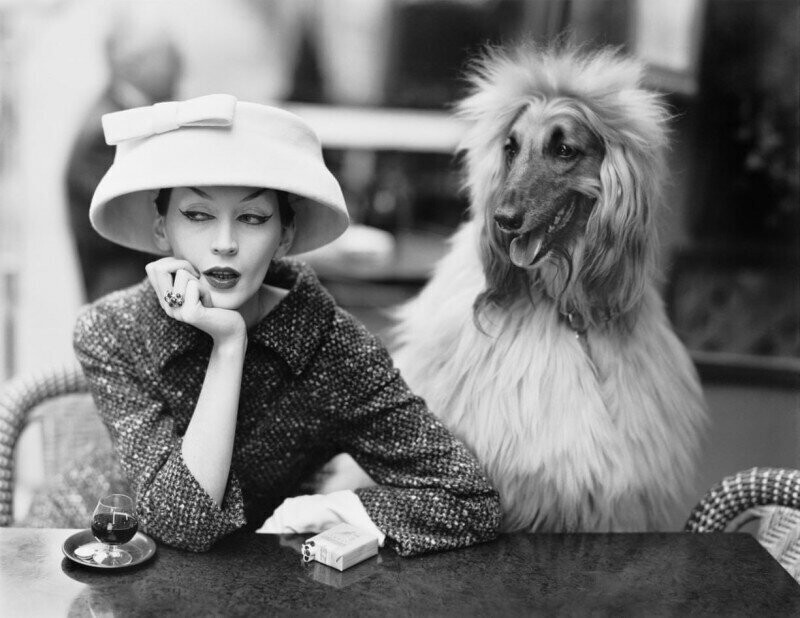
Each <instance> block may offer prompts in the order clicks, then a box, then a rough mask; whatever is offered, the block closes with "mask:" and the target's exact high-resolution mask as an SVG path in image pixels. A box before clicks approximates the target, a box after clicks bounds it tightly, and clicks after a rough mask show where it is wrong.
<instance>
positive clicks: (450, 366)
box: [394, 46, 705, 531]
mask: <svg viewBox="0 0 800 618" xmlns="http://www.w3.org/2000/svg"><path fill="white" fill-rule="evenodd" d="M641 78H642V69H641V67H640V66H639V65H638V64H637V63H636V62H634V61H632V60H630V59H626V58H625V57H623V56H621V55H619V54H618V53H616V52H615V51H613V50H601V51H599V52H586V51H583V50H580V49H577V48H574V47H569V46H566V47H564V48H562V49H560V50H557V49H548V50H541V49H535V48H532V47H518V48H515V49H512V50H510V51H504V50H500V49H494V50H489V51H487V52H486V53H485V55H483V56H482V57H481V58H480V59H479V60H478V61H477V62H476V63H475V64H474V65H473V66H472V69H471V76H470V83H471V92H470V93H469V95H468V96H467V97H466V98H465V99H464V100H463V101H462V102H461V104H460V105H459V107H458V113H459V115H460V116H461V118H463V119H464V120H466V121H467V123H468V127H469V128H468V130H467V132H466V134H465V136H464V138H463V142H462V144H461V146H462V148H463V151H464V153H465V172H466V173H465V177H466V189H467V191H468V195H469V201H470V218H469V221H468V222H467V223H465V224H464V225H463V226H462V228H461V229H460V230H459V231H458V232H457V233H456V234H455V235H454V236H453V238H452V239H451V247H450V250H449V253H448V254H447V255H446V256H445V257H444V258H443V259H442V261H441V262H440V263H439V264H438V265H437V267H436V270H435V273H434V275H433V277H432V279H431V280H430V282H429V283H428V285H427V286H426V287H425V288H424V290H423V291H422V292H421V293H420V294H419V296H417V297H416V298H415V299H413V300H412V301H411V302H409V303H408V304H406V305H405V306H404V307H402V309H401V311H400V314H399V324H398V326H397V330H396V337H397V345H398V347H397V349H396V351H395V353H394V357H395V360H396V363H397V365H398V367H399V368H400V370H401V372H402V374H403V376H404V377H405V379H406V380H407V382H408V383H409V385H410V386H411V388H412V390H413V391H414V392H416V393H417V394H419V395H420V396H422V397H423V398H424V399H425V400H426V402H427V404H428V406H429V408H430V409H431V410H432V411H433V412H434V414H436V415H438V416H439V417H440V418H441V419H442V420H443V421H444V422H445V424H446V425H447V426H448V427H449V428H450V429H451V430H452V431H453V433H454V434H455V435H456V436H458V437H459V438H461V439H462V440H463V441H464V442H465V443H466V444H467V445H468V446H469V447H470V448H471V449H472V450H473V452H474V453H475V454H476V456H477V457H478V459H479V460H480V461H481V462H482V463H483V464H484V465H485V468H486V471H487V474H488V475H489V478H490V479H491V481H492V482H493V483H494V485H495V486H496V487H497V488H498V490H499V491H500V494H501V497H502V503H503V508H504V514H505V515H504V528H505V529H506V530H558V531H564V530H567V531H575V530H584V531H612V530H624V531H636V530H646V529H661V528H664V527H666V526H667V518H668V513H669V510H670V507H671V506H674V503H675V501H677V500H679V499H680V498H681V497H682V496H683V492H684V491H685V490H686V489H687V483H689V482H691V480H692V478H693V469H694V460H695V456H696V452H697V449H698V440H699V436H700V433H701V430H702V428H703V426H704V420H705V412H704V403H703V398H702V393H701V388H700V385H699V382H698V379H697V375H696V372H695V370H694V367H693V365H692V363H691V361H690V359H689V356H688V355H687V353H686V351H685V349H684V348H683V346H682V345H681V343H680V342H679V341H678V339H677V338H676V336H675V335H674V333H673V332H672V330H671V328H670V325H669V323H668V320H667V317H666V315H665V311H664V307H663V303H662V300H661V298H660V296H659V293H658V291H657V288H656V282H655V280H654V253H655V252H654V247H655V245H654V243H655V238H654V229H653V228H654V220H653V212H654V210H655V209H656V208H658V207H659V200H660V195H659V191H660V185H661V181H662V176H663V174H662V159H663V150H664V148H665V146H666V141H667V140H666V135H665V125H666V122H667V113H666V111H665V108H664V107H663V105H662V103H661V102H660V100H659V98H658V97H657V96H656V95H655V94H653V93H650V92H647V91H645V90H643V89H642V88H641V85H640V84H641ZM512 138H513V140H512ZM562 143H565V144H566V146H563V147H562V146H561V144H562ZM559 210H560V211H561V212H562V215H563V220H562V225H563V228H559V227H558V225H556V226H555V228H556V229H555V231H553V232H552V234H549V235H548V236H546V237H544V238H545V240H544V245H543V248H544V252H545V253H544V257H542V255H539V254H538V253H536V238H538V237H541V235H542V230H544V229H546V228H547V225H548V224H549V223H550V222H552V221H553V218H554V216H555V215H556V212H557V211H559ZM565 213H566V214H565ZM569 213H572V214H571V216H569ZM500 220H502V221H503V222H504V223H505V226H506V227H505V228H504V229H501V228H500V227H499V226H498V221H500ZM563 221H566V223H563ZM514 239H517V240H516V248H515V251H516V252H515V253H514V250H512V249H511V247H512V245H514V243H515V241H514ZM510 255H513V256H514V259H515V260H516V262H517V263H514V262H513V261H512V259H511V257H510ZM529 262H533V264H530V263H529ZM570 318H571V321H570ZM584 330H585V333H584V334H580V335H579V334H578V332H579V331H584Z"/></svg>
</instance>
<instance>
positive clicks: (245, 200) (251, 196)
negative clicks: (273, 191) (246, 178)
mask: <svg viewBox="0 0 800 618" xmlns="http://www.w3.org/2000/svg"><path fill="white" fill-rule="evenodd" d="M265 191H266V189H259V190H258V191H254V192H253V193H251V194H250V195H248V196H247V197H246V198H244V199H243V200H242V201H243V202H249V201H250V200H254V199H256V198H257V197H258V196H259V195H261V194H262V193H264V192H265Z"/></svg>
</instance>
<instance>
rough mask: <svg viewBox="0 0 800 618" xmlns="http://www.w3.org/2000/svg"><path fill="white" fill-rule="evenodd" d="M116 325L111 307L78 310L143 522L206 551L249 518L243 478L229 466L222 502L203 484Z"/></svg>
mask: <svg viewBox="0 0 800 618" xmlns="http://www.w3.org/2000/svg"><path fill="white" fill-rule="evenodd" d="M119 330H120V329H117V328H116V327H115V325H114V318H113V315H112V314H110V313H109V312H105V311H103V310H101V309H98V308H96V307H90V308H89V309H88V310H85V311H84V312H83V313H82V314H81V316H80V317H79V318H78V322H77V324H76V327H75V332H74V339H73V342H74V347H75V352H76V354H77V357H78V360H79V361H80V363H81V365H82V367H83V371H84V373H85V374H86V378H87V380H88V382H89V386H90V389H91V392H92V396H93V398H94V401H95V404H96V405H97V408H98V410H99V412H100V416H101V417H102V419H103V421H104V423H105V424H106V426H107V427H108V429H109V431H110V433H111V437H112V440H113V442H114V445H115V448H116V451H117V456H118V457H119V458H120V463H121V465H122V468H123V470H124V471H125V474H126V475H127V477H128V479H129V481H130V483H131V486H132V487H133V489H134V491H135V493H136V503H137V511H138V514H139V519H140V524H141V525H142V527H143V529H145V530H146V531H147V532H148V534H152V535H153V536H155V537H156V538H158V539H159V540H161V541H162V542H164V543H166V544H168V545H173V546H175V547H180V548H182V549H188V550H191V551H205V550H207V549H208V548H209V547H211V545H212V544H213V543H214V542H215V541H217V540H218V539H219V538H221V537H222V536H224V535H226V534H228V533H230V532H232V531H234V530H236V529H238V528H240V527H242V526H243V525H244V524H245V517H244V503H243V499H242V492H241V489H240V486H239V482H238V480H237V478H236V476H235V474H234V473H233V472H231V474H230V476H229V478H228V485H227V487H226V490H225V496H224V498H223V503H222V505H221V506H218V505H217V504H216V503H215V502H214V500H213V499H212V498H211V496H209V495H208V493H206V491H205V490H204V489H203V488H202V487H201V486H200V484H199V483H198V482H197V480H196V479H195V478H194V476H193V475H192V473H191V472H190V471H189V469H188V468H187V467H186V463H185V462H184V460H183V456H182V454H181V444H182V438H181V436H179V435H178V434H177V432H176V429H175V427H174V419H173V417H172V416H171V415H169V414H168V413H167V410H166V406H165V404H164V402H163V401H161V400H160V399H159V397H158V395H157V394H156V393H154V392H152V389H151V388H150V387H149V386H148V382H149V381H148V380H147V379H145V378H144V377H143V376H142V375H140V374H139V373H138V372H137V369H139V368H138V367H137V365H136V363H135V362H134V360H133V359H132V358H131V357H130V356H128V354H127V350H126V346H125V344H124V333H121V332H119ZM132 347H133V346H129V348H132Z"/></svg>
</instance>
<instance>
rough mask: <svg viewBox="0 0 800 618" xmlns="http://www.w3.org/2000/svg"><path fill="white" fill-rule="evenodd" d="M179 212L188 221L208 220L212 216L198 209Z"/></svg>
mask: <svg viewBox="0 0 800 618" xmlns="http://www.w3.org/2000/svg"><path fill="white" fill-rule="evenodd" d="M181 214H182V215H183V216H184V217H186V218H187V219H189V221H208V220H209V219H213V218H214V217H212V216H211V215H209V214H208V213H206V212H200V211H199V210H181Z"/></svg>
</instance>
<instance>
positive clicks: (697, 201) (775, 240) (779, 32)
mask: <svg viewBox="0 0 800 618" xmlns="http://www.w3.org/2000/svg"><path fill="white" fill-rule="evenodd" d="M565 32H567V33H569V34H570V35H571V36H572V37H573V38H574V39H576V40H578V41H583V42H587V43H590V44H598V45H599V44H612V45H617V46H621V47H622V48H623V49H624V50H625V51H627V52H629V53H631V54H634V55H636V56H639V57H640V58H641V59H642V60H644V61H645V62H646V64H647V67H648V72H647V81H648V84H647V85H648V86H649V87H651V88H654V89H656V90H658V91H660V92H662V93H663V95H664V96H665V97H666V100H667V102H668V103H669V105H670V106H671V107H672V110H673V112H674V120H673V123H672V130H673V135H672V137H673V145H672V149H671V151H670V154H669V163H670V179H669V185H668V187H667V200H666V202H667V207H666V208H665V209H664V210H662V211H661V212H659V213H658V227H659V233H660V234H659V235H660V241H661V245H660V250H659V251H660V252H659V265H660V267H661V272H662V285H663V291H664V294H665V298H666V300H667V305H668V310H669V314H670V317H671V319H672V321H673V324H674V326H675V328H676V330H677V332H678V333H679V335H680V337H681V338H682V339H683V341H684V342H685V343H686V345H687V346H688V347H689V349H690V350H691V351H692V354H693V356H694V358H695V360H696V362H697V364H698V367H699V368H700V370H701V374H702V377H703V380H704V386H705V388H706V394H707V397H708V399H709V403H710V405H711V407H712V415H713V428H712V445H711V446H712V448H710V449H709V450H708V455H707V460H706V461H705V462H704V468H703V479H701V480H700V486H702V487H703V488H705V487H706V486H707V485H705V484H704V483H705V482H706V480H714V481H715V480H717V479H718V478H719V477H720V476H722V475H724V474H728V473H730V472H732V471H735V470H737V469H739V467H741V465H740V464H744V465H745V466H749V465H783V466H789V467H798V465H800V424H799V423H800V421H798V416H800V415H798V412H800V395H799V394H798V389H799V388H800V380H799V379H798V376H800V146H799V145H798V144H799V142H800V137H799V134H800V121H799V119H798V113H799V111H798V110H800V82H799V77H798V76H800V34H799V33H800V2H799V1H798V0H670V2H668V3H666V2H665V3H662V2H653V1H652V0H135V1H134V0H127V1H125V0H0V384H2V382H3V381H4V380H8V379H9V378H11V377H13V376H15V375H18V374H20V373H25V372H29V371H32V370H36V369H38V368H39V367H41V366H43V365H52V364H55V363H60V362H65V361H69V360H70V359H71V358H72V349H71V333H72V326H73V323H74V320H75V316H76V314H77V311H78V309H79V307H80V306H81V304H83V303H84V302H87V301H88V300H92V299H94V298H97V297H98V296H99V295H102V294H103V293H105V292H106V291H109V290H111V289H115V288H117V287H121V286H123V285H128V284H129V283H132V282H134V281H137V280H139V279H140V278H141V277H142V276H143V271H142V268H143V264H144V262H145V261H146V259H147V258H146V257H145V256H141V255H136V254H132V253H127V254H120V253H119V252H118V251H116V250H114V248H113V247H110V246H108V245H105V244H104V243H102V242H101V241H100V240H99V239H98V238H97V237H96V236H95V235H94V233H93V232H92V231H91V230H90V229H89V228H88V220H87V218H86V213H87V211H88V201H89V199H90V197H91V193H92V191H93V189H94V185H96V183H97V181H98V180H99V178H100V176H102V174H103V172H104V171H105V169H106V168H107V167H108V165H110V162H111V157H112V155H113V153H112V152H111V151H110V149H108V148H107V147H105V145H104V144H103V142H102V136H101V134H100V133H99V131H100V125H99V116H100V115H101V114H102V113H105V112H107V111H113V110H114V109H124V108H127V107H132V106H137V105H146V104H149V103H152V102H155V101H159V100H170V99H183V98H188V97H193V96H199V95H202V94H209V93H214V92H226V93H231V94H234V95H236V96H237V97H239V98H240V99H242V100H250V101H256V102H263V103H272V104H276V105H282V106H285V107H287V108H288V109H291V110H293V111H295V112H296V113H298V114H300V115H301V116H303V117H305V118H306V119H307V121H308V122H309V123H310V124H311V125H312V126H314V127H315V128H316V129H317V131H318V132H319V134H320V136H321V138H322V142H323V145H324V146H325V158H326V161H327V163H328V165H329V167H330V168H331V169H332V170H333V172H334V173H335V174H336V176H337V177H338V178H339V180H340V182H341V184H342V186H343V189H344V192H345V195H346V198H347V201H348V206H349V208H350V212H351V215H352V217H353V219H354V221H355V222H357V223H358V224H360V226H357V227H356V228H354V229H353V230H352V231H351V233H349V234H348V236H347V237H346V238H345V239H343V241H342V242H340V243H338V244H337V245H335V246H333V247H331V248H330V249H329V252H328V253H327V254H323V255H317V256H313V255H312V256H309V260H310V261H311V262H312V263H313V264H314V265H315V267H316V268H317V270H318V272H319V274H320V276H321V278H322V279H323V281H324V283H325V284H326V285H327V286H328V287H329V289H330V290H331V291H332V293H333V294H334V295H335V296H336V297H337V299H338V300H339V302H340V303H341V304H342V305H344V306H345V307H346V308H348V309H349V310H350V311H352V312H353V313H355V314H356V315H357V316H358V317H360V318H361V319H362V320H363V321H364V322H365V323H366V324H367V326H368V327H369V328H371V329H372V330H373V331H374V332H376V333H378V334H379V335H380V336H382V337H386V330H385V329H386V326H387V325H388V324H389V317H388V313H387V311H388V310H389V309H391V307H392V306H394V305H396V304H397V303H399V302H402V300H404V299H406V298H408V297H410V296H411V295H413V294H414V293H415V292H416V291H417V290H418V289H419V288H420V286H421V285H423V284H424V282H425V280H426V278H427V276H428V274H429V272H430V270H431V268H432V267H433V265H434V264H435V262H436V260H437V259H438V257H439V256H441V255H442V254H443V252H444V251H445V249H446V242H445V241H446V238H447V237H448V235H449V234H451V233H452V232H453V231H454V229H455V228H456V227H457V226H458V224H459V222H460V221H462V220H463V218H464V216H465V208H466V201H465V199H464V196H463V194H462V193H461V192H460V185H459V172H458V165H457V163H458V160H457V156H456V154H455V146H456V143H457V141H458V138H459V136H460V133H461V127H460V125H459V123H458V121H456V120H455V119H453V118H452V117H451V116H450V114H449V108H450V105H451V104H452V103H453V102H454V101H456V100H457V99H458V98H459V97H460V96H461V95H462V94H463V92H464V86H465V84H464V82H463V80H462V72H463V69H464V68H465V63H466V61H467V60H468V58H470V57H471V56H472V55H474V54H475V53H476V52H478V51H479V50H480V49H481V47H482V46H484V45H486V44H506V43H513V42H515V41H520V40H526V39H534V40H537V41H540V42H544V43H546V42H547V41H549V40H552V39H553V38H554V37H556V36H559V35H561V34H562V33H565ZM29 467H30V466H29ZM687 512H688V511H687Z"/></svg>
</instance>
